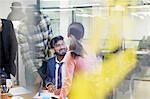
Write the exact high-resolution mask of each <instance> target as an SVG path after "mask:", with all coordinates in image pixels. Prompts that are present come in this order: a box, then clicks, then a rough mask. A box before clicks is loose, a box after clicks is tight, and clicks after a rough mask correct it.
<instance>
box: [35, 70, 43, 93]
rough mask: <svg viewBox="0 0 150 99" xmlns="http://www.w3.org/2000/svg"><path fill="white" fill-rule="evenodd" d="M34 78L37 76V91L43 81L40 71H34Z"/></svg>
mask: <svg viewBox="0 0 150 99" xmlns="http://www.w3.org/2000/svg"><path fill="white" fill-rule="evenodd" d="M33 75H34V78H35V81H34V86H35V93H37V92H38V91H39V89H40V86H41V83H42V81H43V80H42V78H41V76H40V75H39V73H38V72H34V74H33Z"/></svg>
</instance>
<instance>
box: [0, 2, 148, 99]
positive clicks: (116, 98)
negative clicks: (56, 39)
mask: <svg viewBox="0 0 150 99" xmlns="http://www.w3.org/2000/svg"><path fill="white" fill-rule="evenodd" d="M14 1H19V2H21V3H22V5H23V7H26V6H28V5H31V4H37V5H38V6H39V7H40V11H41V12H42V13H44V14H47V15H48V16H49V17H50V19H51V25H52V29H53V33H54V36H55V35H59V34H60V35H63V36H64V37H67V35H66V34H67V27H68V25H69V24H70V23H71V22H81V23H83V25H84V26H85V33H86V34H85V39H88V38H89V34H90V31H91V30H90V29H91V28H90V26H91V20H92V18H93V17H95V16H100V17H102V18H103V19H104V20H105V19H106V20H105V21H106V22H107V21H108V22H109V20H107V17H108V16H109V8H110V7H111V8H114V9H117V10H123V9H122V8H121V7H119V6H113V5H112V6H107V4H105V2H104V1H105V0H0V7H1V9H0V12H1V13H0V18H7V15H8V14H9V13H10V11H11V9H10V7H11V3H12V2H14ZM127 1H128V2H129V5H128V6H127V9H128V17H129V20H128V21H126V20H124V18H122V22H121V23H122V24H121V27H122V28H121V36H122V38H121V39H122V45H121V47H122V50H124V49H126V48H135V49H137V54H138V58H139V60H140V59H142V58H143V57H145V55H148V54H147V53H146V51H148V50H149V49H150V0H136V1H133V0H127ZM124 2H125V1H124ZM127 22H131V23H132V24H134V25H132V27H128V24H130V23H127ZM107 27H108V26H106V31H107ZM102 36H103V38H102V40H104V45H105V41H106V40H107V39H108V38H107V34H106V33H105V31H104V33H103V34H102ZM104 47H105V46H104ZM102 49H103V50H104V52H105V48H102ZM138 51H139V52H138ZM140 51H142V52H140ZM145 61H149V60H145ZM145 61H144V62H145ZM146 65H148V66H145V64H143V63H142V64H140V66H139V65H138V66H137V67H136V68H137V69H136V70H135V71H133V74H134V75H136V74H137V75H138V74H139V75H140V77H141V75H142V77H143V75H144V71H145V70H146V69H147V68H149V66H150V64H146ZM137 75H136V76H137ZM19 77H21V75H20V76H19ZM143 78H144V77H143ZM19 82H20V84H23V82H24V81H22V80H21V81H19ZM114 90H115V91H114V92H113V96H112V99H132V98H133V97H132V96H134V98H133V99H149V98H144V97H150V95H149V94H148V92H149V91H150V79H147V80H143V79H126V80H125V81H123V82H122V83H121V84H120V85H119V87H118V88H116V89H114ZM141 97H143V98H141Z"/></svg>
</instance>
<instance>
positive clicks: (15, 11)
mask: <svg viewBox="0 0 150 99" xmlns="http://www.w3.org/2000/svg"><path fill="white" fill-rule="evenodd" d="M10 8H11V12H10V13H9V14H8V16H7V19H8V20H11V21H18V20H21V19H23V18H24V17H25V14H24V12H23V11H22V5H21V3H20V2H13V3H12V6H11V7H10Z"/></svg>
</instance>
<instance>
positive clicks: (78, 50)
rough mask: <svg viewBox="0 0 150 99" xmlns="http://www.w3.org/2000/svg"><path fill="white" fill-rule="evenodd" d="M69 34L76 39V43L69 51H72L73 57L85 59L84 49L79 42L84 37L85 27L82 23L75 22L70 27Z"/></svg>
mask: <svg viewBox="0 0 150 99" xmlns="http://www.w3.org/2000/svg"><path fill="white" fill-rule="evenodd" d="M68 33H69V34H71V35H73V36H74V37H75V39H76V40H75V41H74V43H72V45H70V47H69V49H70V50H71V55H72V57H74V58H75V57H77V56H81V57H83V52H84V48H83V46H82V44H80V42H79V40H80V39H82V38H83V36H84V27H83V25H82V24H81V23H78V22H73V23H71V24H70V25H69V28H68Z"/></svg>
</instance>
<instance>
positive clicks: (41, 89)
mask: <svg viewBox="0 0 150 99" xmlns="http://www.w3.org/2000/svg"><path fill="white" fill-rule="evenodd" d="M42 86H43V82H42V83H41V86H40V90H39V94H38V96H40V95H41V92H42Z"/></svg>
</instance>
